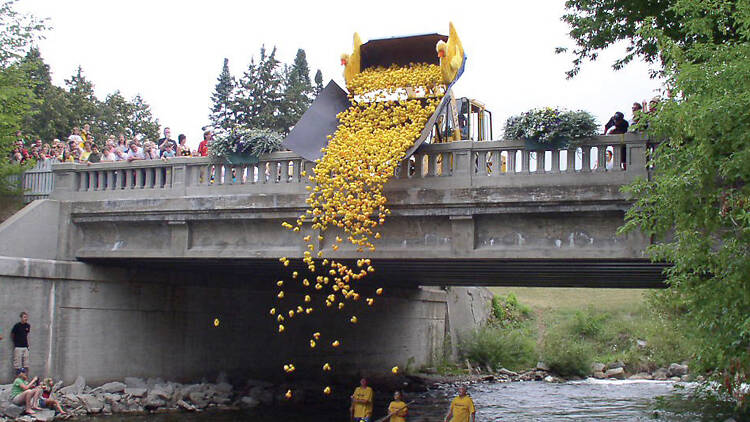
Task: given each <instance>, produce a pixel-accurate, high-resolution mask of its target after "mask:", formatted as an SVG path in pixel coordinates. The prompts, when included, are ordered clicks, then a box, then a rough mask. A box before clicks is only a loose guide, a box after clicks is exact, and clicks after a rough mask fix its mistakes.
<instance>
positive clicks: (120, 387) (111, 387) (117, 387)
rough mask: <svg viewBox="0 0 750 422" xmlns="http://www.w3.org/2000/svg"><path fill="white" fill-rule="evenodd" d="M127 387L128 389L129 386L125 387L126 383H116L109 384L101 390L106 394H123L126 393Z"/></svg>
mask: <svg viewBox="0 0 750 422" xmlns="http://www.w3.org/2000/svg"><path fill="white" fill-rule="evenodd" d="M125 387H127V385H125V384H124V383H122V382H117V381H115V382H108V383H106V384H104V385H102V386H101V387H99V388H100V389H101V391H102V392H104V393H122V392H123V391H125Z"/></svg>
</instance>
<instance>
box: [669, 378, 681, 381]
mask: <svg viewBox="0 0 750 422" xmlns="http://www.w3.org/2000/svg"><path fill="white" fill-rule="evenodd" d="M669 380H670V381H674V382H678V381H680V377H670V378H669Z"/></svg>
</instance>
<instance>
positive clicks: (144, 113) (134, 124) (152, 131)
mask: <svg viewBox="0 0 750 422" xmlns="http://www.w3.org/2000/svg"><path fill="white" fill-rule="evenodd" d="M128 121H129V123H128V130H129V132H130V134H131V135H133V136H135V135H143V136H145V137H146V139H150V140H152V141H155V140H157V139H159V131H160V129H159V128H160V125H159V119H154V116H153V113H152V112H151V106H150V105H148V103H146V101H145V100H144V99H143V97H141V95H140V94H138V95H136V96H135V97H133V99H132V100H131V102H130V116H129V118H128Z"/></svg>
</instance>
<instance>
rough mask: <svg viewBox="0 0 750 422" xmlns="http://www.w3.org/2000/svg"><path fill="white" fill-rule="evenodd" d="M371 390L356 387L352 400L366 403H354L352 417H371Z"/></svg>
mask: <svg viewBox="0 0 750 422" xmlns="http://www.w3.org/2000/svg"><path fill="white" fill-rule="evenodd" d="M372 395H373V393H372V388H370V387H365V388H362V387H357V388H355V389H354V400H365V401H367V403H356V402H355V403H354V417H355V418H364V417H367V416H372Z"/></svg>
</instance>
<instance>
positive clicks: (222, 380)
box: [216, 371, 229, 384]
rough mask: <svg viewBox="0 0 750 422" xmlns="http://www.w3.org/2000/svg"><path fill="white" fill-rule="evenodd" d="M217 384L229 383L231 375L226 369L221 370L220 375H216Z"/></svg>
mask: <svg viewBox="0 0 750 422" xmlns="http://www.w3.org/2000/svg"><path fill="white" fill-rule="evenodd" d="M216 383H217V384H229V377H228V376H227V373H226V372H224V371H221V372H219V376H217V377H216Z"/></svg>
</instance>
